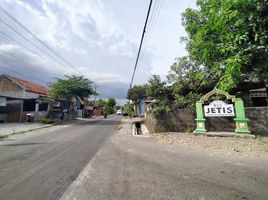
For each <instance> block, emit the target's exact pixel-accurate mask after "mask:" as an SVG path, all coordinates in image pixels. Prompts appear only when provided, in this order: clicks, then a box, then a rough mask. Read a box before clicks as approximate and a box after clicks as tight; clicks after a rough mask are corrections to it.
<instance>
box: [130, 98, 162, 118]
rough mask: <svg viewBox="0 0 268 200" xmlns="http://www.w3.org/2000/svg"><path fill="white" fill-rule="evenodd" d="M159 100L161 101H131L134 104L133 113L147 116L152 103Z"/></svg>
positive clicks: (156, 101)
mask: <svg viewBox="0 0 268 200" xmlns="http://www.w3.org/2000/svg"><path fill="white" fill-rule="evenodd" d="M158 102H159V101H158V100H156V99H153V100H151V99H140V100H137V101H131V102H130V104H132V106H133V115H134V116H139V117H141V116H145V117H146V112H148V111H150V110H152V105H153V104H156V103H158Z"/></svg>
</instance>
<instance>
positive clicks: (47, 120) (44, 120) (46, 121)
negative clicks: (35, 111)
mask: <svg viewBox="0 0 268 200" xmlns="http://www.w3.org/2000/svg"><path fill="white" fill-rule="evenodd" d="M39 121H40V122H41V123H43V124H52V123H53V119H52V118H51V117H42V118H41V119H40V120H39Z"/></svg>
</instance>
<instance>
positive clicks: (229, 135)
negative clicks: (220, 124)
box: [199, 132, 256, 139]
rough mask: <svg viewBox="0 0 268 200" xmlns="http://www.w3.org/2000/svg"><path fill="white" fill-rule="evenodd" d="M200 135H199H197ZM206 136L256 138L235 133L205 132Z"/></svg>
mask: <svg viewBox="0 0 268 200" xmlns="http://www.w3.org/2000/svg"><path fill="white" fill-rule="evenodd" d="M199 135H200V134H199ZM204 135H206V136H215V137H244V138H254V139H255V138H256V137H255V135H251V134H238V133H235V132H206V133H204Z"/></svg>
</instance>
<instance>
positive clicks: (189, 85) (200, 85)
mask: <svg viewBox="0 0 268 200" xmlns="http://www.w3.org/2000/svg"><path fill="white" fill-rule="evenodd" d="M167 80H168V82H169V83H172V84H173V86H172V90H173V92H174V93H175V94H180V95H184V94H186V93H187V92H189V91H194V92H203V91H204V90H205V89H206V88H207V87H210V85H213V84H215V81H214V82H213V80H212V79H208V78H207V68H206V67H204V66H201V65H200V64H199V63H197V62H195V61H192V60H190V58H189V57H187V56H185V57H180V58H176V62H174V63H173V65H172V66H171V67H170V71H169V74H168V75H167Z"/></svg>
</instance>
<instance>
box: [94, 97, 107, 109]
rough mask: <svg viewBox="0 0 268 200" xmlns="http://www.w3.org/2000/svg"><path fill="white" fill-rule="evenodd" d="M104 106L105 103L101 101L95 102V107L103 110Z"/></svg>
mask: <svg viewBox="0 0 268 200" xmlns="http://www.w3.org/2000/svg"><path fill="white" fill-rule="evenodd" d="M106 104H107V102H106V101H105V100H103V99H99V100H98V101H96V105H97V106H98V107H101V108H104V107H105V105H106Z"/></svg>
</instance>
